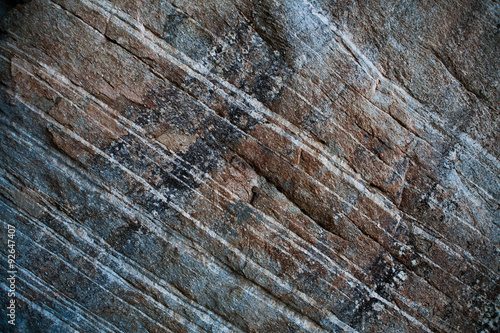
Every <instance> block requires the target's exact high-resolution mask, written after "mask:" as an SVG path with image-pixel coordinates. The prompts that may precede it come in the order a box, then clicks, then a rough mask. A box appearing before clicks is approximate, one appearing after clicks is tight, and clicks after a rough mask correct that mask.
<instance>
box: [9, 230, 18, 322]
mask: <svg viewBox="0 0 500 333" xmlns="http://www.w3.org/2000/svg"><path fill="white" fill-rule="evenodd" d="M7 253H8V255H7V264H8V271H7V275H8V277H7V286H8V287H9V290H8V291H7V296H8V298H9V301H8V305H7V317H8V319H7V320H8V323H9V324H10V325H13V326H14V325H16V274H17V268H16V227H15V226H13V225H10V224H9V225H8V226H7Z"/></svg>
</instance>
